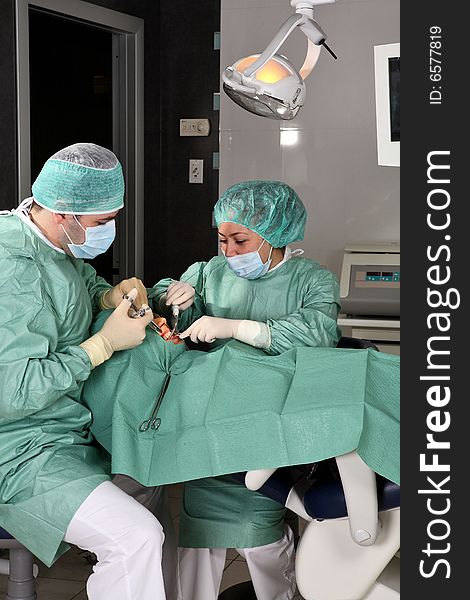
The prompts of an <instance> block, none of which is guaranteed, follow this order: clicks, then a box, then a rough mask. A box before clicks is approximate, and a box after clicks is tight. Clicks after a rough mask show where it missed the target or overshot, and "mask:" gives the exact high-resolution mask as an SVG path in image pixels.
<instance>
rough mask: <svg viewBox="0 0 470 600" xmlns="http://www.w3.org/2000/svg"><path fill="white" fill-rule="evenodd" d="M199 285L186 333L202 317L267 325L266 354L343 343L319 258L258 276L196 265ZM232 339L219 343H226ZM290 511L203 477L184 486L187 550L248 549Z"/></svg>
mask: <svg viewBox="0 0 470 600" xmlns="http://www.w3.org/2000/svg"><path fill="white" fill-rule="evenodd" d="M181 281H186V282H188V283H190V284H191V285H192V286H194V288H195V292H196V294H195V300H194V303H193V304H192V306H191V307H190V308H188V309H187V310H185V311H184V312H182V314H181V316H180V322H179V325H178V327H179V330H180V331H183V330H184V329H185V328H187V327H188V326H189V325H190V324H191V323H193V322H194V321H195V320H196V319H198V318H199V317H201V316H203V315H209V316H213V317H222V318H227V319H249V320H253V321H260V322H262V323H266V324H267V325H268V327H269V332H270V339H271V343H270V346H269V348H266V349H265V352H266V353H267V354H273V355H274V354H280V353H282V352H285V351H287V350H290V349H291V348H295V347H299V346H319V347H334V346H336V344H337V342H338V340H339V338H340V336H341V331H340V329H339V328H338V326H337V323H336V320H337V318H338V313H339V309H340V301H339V287H338V282H337V280H336V277H335V276H334V275H333V273H331V272H330V271H328V270H327V269H324V268H322V267H321V266H320V265H319V264H318V263H316V262H315V261H312V260H309V259H306V258H300V257H292V258H290V259H289V260H287V261H286V262H285V263H282V264H281V265H279V266H278V267H277V268H274V269H272V270H271V271H268V272H267V273H266V275H263V277H260V278H259V279H251V280H250V279H245V278H242V277H238V276H237V275H235V273H234V272H233V271H232V269H231V268H230V267H229V266H228V264H227V261H226V259H225V257H224V256H216V257H214V258H212V259H211V260H210V261H209V262H199V263H195V264H194V265H192V266H191V267H189V269H188V270H187V271H186V272H185V273H184V274H183V275H182V276H181ZM170 283H171V279H166V280H162V281H160V282H158V283H157V284H156V286H154V290H153V293H151V294H150V296H149V297H150V298H153V297H155V300H156V301H157V302H158V300H159V298H160V296H161V295H163V294H164V293H165V291H166V289H167V287H168V285H169V284H170ZM225 343H227V340H217V341H216V342H215V343H214V346H216V345H217V344H225ZM284 513H285V509H283V507H281V505H279V504H278V503H277V502H274V501H273V500H271V499H269V498H266V497H264V496H262V495H261V494H258V493H256V492H255V493H254V492H251V491H250V490H248V489H247V488H245V487H244V486H242V485H240V484H235V483H234V482H233V481H231V480H230V478H226V477H221V478H217V479H209V480H208V479H199V480H195V481H191V482H188V483H187V484H186V485H185V493H184V498H183V506H182V512H181V516H180V540H179V543H180V546H182V547H196V548H198V547H199V548H200V547H203V548H207V547H212V548H214V547H227V548H231V547H236V548H248V547H255V546H261V545H265V544H269V543H272V542H275V541H277V540H278V539H280V538H281V537H282V535H283V517H284Z"/></svg>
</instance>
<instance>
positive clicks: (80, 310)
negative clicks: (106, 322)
mask: <svg viewBox="0 0 470 600" xmlns="http://www.w3.org/2000/svg"><path fill="white" fill-rule="evenodd" d="M109 287H110V286H109V284H108V283H106V281H105V280H104V279H102V278H101V277H98V276H97V274H96V272H95V270H94V269H93V268H92V267H91V266H90V265H89V264H87V263H84V262H83V260H78V259H75V258H71V257H70V256H68V255H67V254H65V253H62V252H59V251H57V250H54V248H52V247H50V246H49V245H48V244H47V243H46V242H45V241H43V240H42V239H41V238H40V237H39V235H38V234H36V233H35V232H34V231H33V230H32V229H31V228H30V227H29V225H27V224H26V223H24V222H23V221H22V220H21V219H20V217H19V216H18V215H17V214H14V213H8V214H3V215H0V332H1V340H2V349H1V353H0V448H1V453H0V525H1V526H2V527H3V528H4V529H6V530H7V531H8V532H9V533H10V534H11V535H12V536H14V537H15V538H16V539H17V540H19V541H20V542H22V543H23V544H24V545H25V546H26V547H27V548H29V549H30V550H31V551H32V552H33V553H34V554H35V555H36V556H37V557H38V558H39V559H40V560H42V561H43V562H44V563H45V564H46V565H51V564H52V563H53V562H54V561H55V560H56V559H57V558H58V557H59V556H60V555H61V554H62V553H63V552H64V551H65V550H67V548H68V546H67V545H66V544H65V543H64V542H63V537H64V535H65V532H66V530H67V527H68V525H69V522H70V520H71V519H72V517H73V515H74V514H75V512H76V511H77V509H78V507H79V506H80V505H81V504H82V502H83V501H84V500H85V499H86V497H87V496H88V495H89V494H90V492H92V491H93V490H94V489H95V488H96V486H98V485H99V484H100V483H102V482H103V481H106V480H108V479H109V464H108V458H107V457H106V456H105V453H104V452H103V451H102V450H100V449H99V448H97V447H95V446H94V445H93V443H92V436H91V434H90V429H89V427H90V422H91V414H90V412H89V411H88V409H87V408H85V407H84V406H83V405H82V404H81V403H80V396H81V391H82V386H83V382H84V381H85V380H86V379H87V378H88V376H89V375H90V371H91V364H90V360H89V358H88V355H87V353H86V352H85V351H84V350H83V349H82V348H80V347H79V344H80V343H81V342H82V341H83V340H85V339H86V338H87V337H88V336H89V331H88V330H89V327H90V323H91V320H92V316H93V312H97V310H98V300H99V297H100V295H101V294H102V293H103V291H104V289H106V288H109Z"/></svg>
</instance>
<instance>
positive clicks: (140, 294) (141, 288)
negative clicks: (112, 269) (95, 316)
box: [100, 277, 148, 308]
mask: <svg viewBox="0 0 470 600" xmlns="http://www.w3.org/2000/svg"><path fill="white" fill-rule="evenodd" d="M132 289H136V290H137V296H136V297H135V300H134V305H135V306H136V307H137V308H141V307H142V306H143V305H144V304H145V306H147V305H148V298H147V290H146V289H145V285H144V284H143V283H142V281H141V280H140V279H137V277H131V278H130V279H123V280H122V281H121V282H120V283H118V284H117V285H115V286H114V287H113V288H110V289H109V290H106V292H105V293H104V294H103V295H102V296H101V301H100V304H101V308H117V307H118V306H119V305H120V304H121V302H122V297H123V296H124V295H129V292H130V291H131V290H132Z"/></svg>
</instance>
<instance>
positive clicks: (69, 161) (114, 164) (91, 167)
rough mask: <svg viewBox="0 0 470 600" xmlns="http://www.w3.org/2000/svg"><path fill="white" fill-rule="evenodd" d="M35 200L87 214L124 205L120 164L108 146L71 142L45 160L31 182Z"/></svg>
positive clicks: (56, 208)
mask: <svg viewBox="0 0 470 600" xmlns="http://www.w3.org/2000/svg"><path fill="white" fill-rule="evenodd" d="M32 192H33V197H34V200H35V202H36V203H37V204H39V205H40V206H42V207H44V208H47V209H48V210H51V211H52V212H58V213H66V214H76V215H86V214H91V215H93V214H95V215H98V214H102V213H110V212H114V211H116V210H119V209H120V208H122V207H123V206H124V177H123V174H122V168H121V164H120V163H119V161H118V159H117V157H116V155H115V154H113V152H111V150H108V149H107V148H103V147H102V146H97V145H96V144H89V143H87V144H72V145H71V146H67V148H63V149H62V150H59V152H56V154H54V155H53V156H51V157H50V158H49V159H48V160H47V161H46V162H45V164H44V166H43V168H42V169H41V172H40V173H39V175H38V176H37V178H36V181H35V182H34V183H33V185H32Z"/></svg>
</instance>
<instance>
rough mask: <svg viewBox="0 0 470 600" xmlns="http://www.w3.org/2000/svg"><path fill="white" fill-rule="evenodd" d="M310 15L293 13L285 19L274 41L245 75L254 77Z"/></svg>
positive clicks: (245, 71) (244, 72)
mask: <svg viewBox="0 0 470 600" xmlns="http://www.w3.org/2000/svg"><path fill="white" fill-rule="evenodd" d="M307 19H308V17H305V15H301V14H293V15H291V16H290V17H289V18H288V19H287V21H285V22H284V23H283V24H282V25H281V27H280V28H279V31H278V32H277V33H276V35H275V36H274V38H273V39H272V41H271V42H270V43H269V45H268V46H267V48H266V50H264V52H263V53H262V54H261V55H260V56H259V57H258V58H257V60H255V62H254V63H252V64H251V65H250V66H249V67H248V68H247V69H245V70H244V71H243V75H244V77H252V76H253V75H254V74H255V73H256V71H258V69H261V67H263V66H264V65H265V64H266V63H267V62H268V60H269V59H271V58H272V57H273V55H274V54H275V53H276V52H277V51H278V50H279V48H280V47H281V46H282V44H283V43H284V42H285V41H286V39H287V38H288V37H289V34H290V33H291V31H292V30H293V29H295V28H296V27H297V26H298V25H300V24H301V22H302V24H303V23H305V22H306V20H307Z"/></svg>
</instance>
